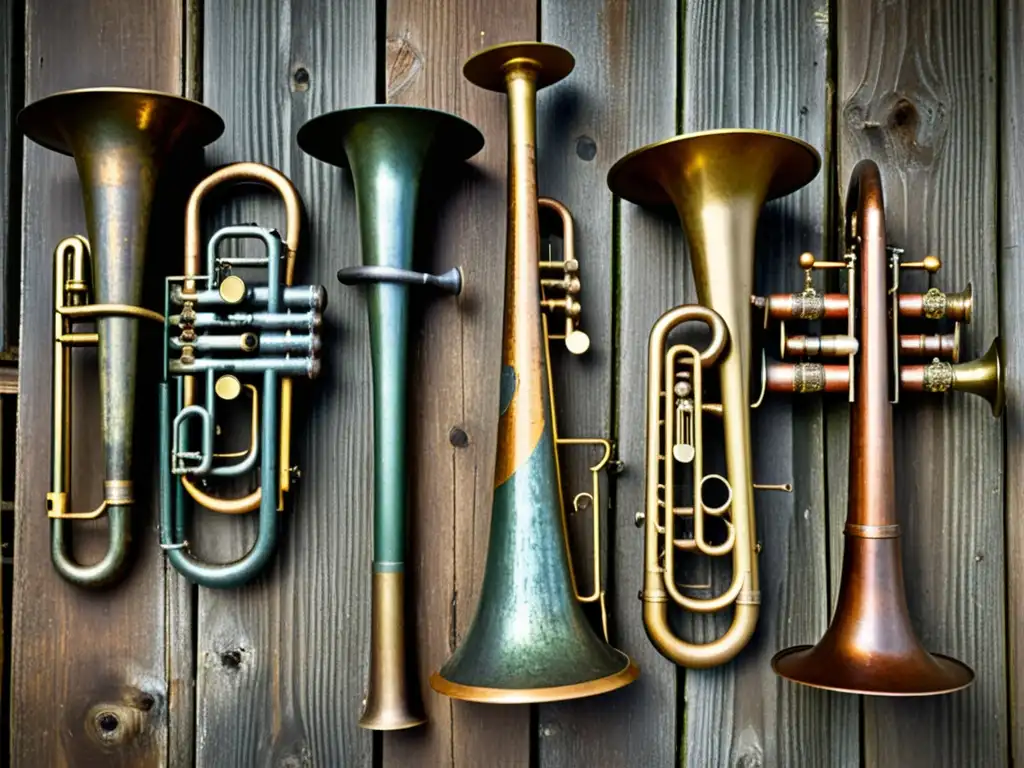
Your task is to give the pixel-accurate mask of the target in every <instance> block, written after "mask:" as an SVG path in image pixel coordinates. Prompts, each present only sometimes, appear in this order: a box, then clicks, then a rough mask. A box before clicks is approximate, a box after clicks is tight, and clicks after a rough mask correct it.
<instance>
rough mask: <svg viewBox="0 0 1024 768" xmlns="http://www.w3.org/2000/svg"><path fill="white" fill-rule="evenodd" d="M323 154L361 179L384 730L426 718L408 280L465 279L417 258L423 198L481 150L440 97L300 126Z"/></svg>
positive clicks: (374, 719)
mask: <svg viewBox="0 0 1024 768" xmlns="http://www.w3.org/2000/svg"><path fill="white" fill-rule="evenodd" d="M298 142H299V146H300V147H302V149H303V150H304V151H305V152H307V153H308V154H310V155H312V156H313V157H315V158H317V159H319V160H321V161H323V162H325V163H329V164H331V165H335V166H340V167H343V168H348V169H349V170H350V171H351V175H352V183H353V185H354V187H355V197H356V208H357V210H358V214H359V231H360V236H361V243H362V261H363V265H362V266H357V267H345V268H342V269H340V270H339V271H338V280H339V281H340V282H341V283H343V284H345V285H355V284H362V285H366V286H367V309H368V311H369V321H370V350H371V356H372V359H373V433H374V455H373V459H374V495H373V530H374V533H373V587H372V602H371V606H370V611H371V622H370V681H369V687H368V690H367V695H366V702H365V706H364V709H363V714H362V716H361V717H360V718H359V725H360V726H362V727H363V728H369V729H372V730H377V731H390V730H397V729H402V728H412V727H414V726H417V725H421V724H422V723H424V722H426V720H425V718H424V717H423V713H422V709H421V708H420V706H419V702H418V701H417V698H416V697H415V696H414V695H413V691H412V690H410V686H409V684H408V673H407V658H406V648H405V549H406V535H405V522H406V512H405V503H406V482H407V480H408V475H407V473H406V469H405V467H406V463H405V461H406V455H405V454H406V436H405V428H406V419H405V415H406V387H407V384H408V378H407V375H406V362H407V348H408V335H409V329H408V319H409V318H408V316H409V299H410V290H411V289H413V288H415V287H417V286H419V287H425V286H426V287H430V288H433V289H435V290H438V291H440V292H442V293H446V294H449V295H453V296H454V295H458V294H459V292H460V291H461V290H462V273H461V271H460V270H459V269H458V268H457V267H456V268H452V269H451V270H449V271H448V272H445V273H444V274H441V275H431V274H425V273H423V272H417V271H415V270H413V269H412V267H413V257H414V251H415V248H414V232H415V223H416V208H417V205H418V203H419V198H420V189H421V187H422V185H423V180H424V179H425V178H429V177H431V176H432V175H433V174H432V171H433V168H434V167H443V168H444V169H445V170H447V171H450V169H451V165H452V163H453V162H458V161H461V160H465V159H467V158H469V157H471V156H473V155H475V154H476V153H477V152H478V151H479V150H480V149H481V148H482V147H483V144H484V138H483V136H482V135H481V134H480V131H478V130H477V129H476V128H475V127H474V126H472V125H470V124H469V123H467V122H466V121H465V120H462V119H460V118H458V117H456V116H455V115H452V114H448V113H447V112H441V111H439V110H436V109H423V108H420V107H406V106H398V105H383V104H381V105H375V106H368V107H356V108H354V109H343V110H339V111H336V112H329V113H327V114H324V115H320V116H319V117H315V118H313V119H312V120H310V121H309V122H307V123H306V124H305V125H303V126H302V128H300V129H299V134H298Z"/></svg>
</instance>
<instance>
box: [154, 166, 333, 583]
mask: <svg viewBox="0 0 1024 768" xmlns="http://www.w3.org/2000/svg"><path fill="white" fill-rule="evenodd" d="M238 183H254V184H260V185H263V186H266V187H269V188H270V189H273V190H274V191H275V192H277V193H278V195H280V197H281V199H282V201H283V202H284V207H285V215H286V221H287V225H286V232H285V235H284V237H283V238H282V237H281V236H280V235H279V234H278V233H277V232H276V231H275V230H271V229H266V228H264V227H259V226H256V225H254V224H253V225H235V226H228V227H222V228H221V229H219V230H217V231H216V232H215V233H214V234H213V235H212V237H211V238H210V240H209V242H208V243H207V245H206V261H205V264H203V262H202V260H201V251H202V250H203V249H202V246H201V242H202V238H201V233H200V218H199V213H200V208H201V205H202V202H203V200H204V199H206V197H207V195H209V194H210V193H211V192H212V191H213V190H215V189H217V188H218V187H221V186H223V185H225V184H238ZM301 219H302V201H301V199H300V197H299V193H298V191H297V190H296V189H295V187H294V186H293V185H292V183H291V181H289V180H288V178H287V177H286V176H285V175H284V174H282V173H281V172H280V171H278V170H276V169H274V168H271V167H269V166H266V165H262V164H260V163H234V164H232V165H228V166H225V167H224V168H220V169H218V170H217V171H214V172H213V173H212V174H210V175H209V176H207V177H206V178H205V179H204V180H203V181H202V182H201V183H200V184H199V185H198V186H197V187H196V188H195V190H193V192H192V195H191V197H190V198H189V201H188V207H187V209H186V214H185V274H184V275H182V276H181V277H169V278H168V279H167V284H166V291H165V301H166V308H165V313H166V318H167V319H166V322H165V330H164V333H165V339H164V380H163V382H162V383H161V385H160V426H161V432H160V435H161V451H160V454H161V460H162V462H163V464H162V467H161V495H160V498H161V525H160V546H161V547H162V548H163V550H164V551H165V552H166V553H167V558H168V560H170V562H171V564H172V565H173V566H174V567H175V568H177V569H178V571H180V572H181V573H182V574H184V575H185V576H186V577H187V578H188V579H190V580H191V581H194V582H196V583H197V584H201V585H203V586H206V587H236V586H239V585H241V584H244V583H246V582H247V581H250V580H251V579H253V578H255V576H256V575H257V574H259V572H260V571H261V570H262V568H263V567H264V566H265V565H266V563H267V562H268V561H269V560H270V558H271V556H272V554H273V552H274V547H275V545H276V542H277V526H278V522H277V513H278V512H281V511H283V509H284V503H285V496H286V494H287V492H288V491H289V489H290V487H291V481H292V476H293V475H294V474H296V471H297V468H296V467H294V466H292V463H291V417H292V377H294V376H306V377H308V378H311V379H312V378H315V377H316V376H317V375H318V374H319V372H320V357H319V355H320V324H321V318H322V314H321V313H322V312H323V310H324V308H325V307H326V306H327V293H326V291H325V290H324V288H323V286H320V285H301V286H298V285H292V281H293V278H294V272H295V257H296V252H297V251H298V249H299V228H300V226H301ZM240 239H254V240H259V241H261V242H262V244H263V246H264V248H265V254H266V255H265V256H257V257H245V256H232V255H230V254H228V253H225V252H223V251H224V250H225V247H226V243H228V242H229V241H231V240H240ZM254 269H256V270H261V272H260V274H259V276H258V277H254V278H250V279H249V282H246V279H245V278H243V277H242V274H244V273H245V272H246V270H254ZM172 311H175V312H176V313H177V314H171V312H172ZM172 388H173V393H172ZM240 396H242V397H243V399H247V400H248V401H249V409H250V411H251V418H250V425H251V426H250V428H249V432H250V434H249V442H248V447H247V448H246V449H244V450H242V451H238V452H224V451H223V450H222V451H221V452H216V451H215V445H216V444H217V442H218V440H217V435H218V434H219V433H220V431H221V430H220V426H219V425H218V424H217V421H216V413H217V407H216V404H217V403H218V401H220V402H223V403H225V404H227V403H228V402H230V401H232V400H235V399H238V398H239V397H240ZM172 398H173V399H174V400H175V407H174V408H173V410H172V407H171V402H172ZM279 401H280V408H279V407H278V402H279ZM196 438H198V440H197V439H196ZM257 465H258V467H259V482H258V483H254V484H255V486H256V487H255V488H252V489H250V490H249V491H247V492H246V493H244V494H243V495H242V496H239V497H237V498H230V499H229V498H224V497H222V496H217V495H215V493H214V491H213V489H208V488H206V487H205V485H206V484H208V483H209V482H211V481H215V480H216V479H217V478H237V477H243V476H247V475H248V476H254V475H255V472H256V469H257ZM191 504H197V505H199V506H201V507H205V508H206V509H209V510H212V511H214V512H222V513H225V514H243V513H246V512H252V511H254V510H256V509H258V510H259V527H258V533H257V535H256V540H255V542H253V545H252V547H251V548H250V549H249V551H248V552H247V553H246V554H245V555H243V556H242V557H240V558H239V559H237V560H235V561H233V562H229V563H206V562H203V561H201V560H200V559H199V558H198V557H196V556H195V555H194V554H193V553H192V552H191V551H190V549H189V546H188V541H187V539H186V535H187V533H186V531H187V527H188V521H187V518H188V515H187V508H188V506H189V505H191Z"/></svg>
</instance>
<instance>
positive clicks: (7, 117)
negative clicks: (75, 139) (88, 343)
mask: <svg viewBox="0 0 1024 768" xmlns="http://www.w3.org/2000/svg"><path fill="white" fill-rule="evenodd" d="M23 12H24V8H23V4H22V3H21V2H15V1H14V0H9V1H8V2H5V3H4V5H3V8H0V61H2V62H3V63H4V70H3V75H2V76H0V85H2V86H3V92H2V93H0V359H13V358H15V357H16V356H17V346H18V307H19V301H20V295H21V294H20V284H19V283H20V279H19V278H20V275H21V259H20V253H19V252H18V248H17V244H18V243H19V242H20V237H18V232H19V229H18V226H17V224H15V226H13V227H12V226H11V222H12V221H15V222H16V221H17V219H18V216H19V215H20V205H19V204H18V201H19V198H20V192H21V151H20V150H21V146H20V143H19V142H15V141H12V137H11V127H12V125H13V116H14V115H15V114H16V113H17V111H18V109H20V108H21V106H22V105H21V95H22V93H23V91H24V88H23V80H24V68H23V67H22V66H21V60H22V58H23V56H24V52H23V50H22V46H23V41H22V34H21V27H22V26H23V21H24V19H23Z"/></svg>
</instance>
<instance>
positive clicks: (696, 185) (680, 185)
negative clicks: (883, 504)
mask: <svg viewBox="0 0 1024 768" xmlns="http://www.w3.org/2000/svg"><path fill="white" fill-rule="evenodd" d="M820 167H821V157H820V155H819V154H818V152H817V150H815V149H814V147H812V146H811V145H810V144H808V143H807V142H805V141H802V140H800V139H797V138H795V137H793V136H788V135H786V134H782V133H773V132H771V131H761V130H754V129H744V128H729V129H721V130H713V131H703V132H698V133H688V134H684V135H682V136H675V137H673V138H671V139H666V140H664V141H659V142H657V143H654V144H649V145H647V146H645V147H641V148H640V149H637V150H635V151H633V152H630V153H629V154H628V155H626V156H625V157H623V158H622V159H621V160H619V161H618V162H617V163H615V165H613V166H612V168H611V170H610V171H609V172H608V187H609V188H610V189H611V191H612V192H613V193H615V194H616V195H618V196H619V197H621V198H623V199H625V200H628V201H630V202H632V203H635V204H636V205H640V206H646V207H651V208H657V207H664V206H668V205H672V206H674V207H675V209H676V211H677V213H678V214H679V218H680V220H681V222H682V225H683V229H684V231H685V232H686V235H687V239H688V242H689V243H690V263H691V265H692V267H693V274H694V278H695V280H696V288H697V300H698V302H699V303H700V304H702V305H704V306H706V307H713V308H714V310H715V311H716V312H718V314H720V315H721V316H722V318H723V319H724V320H725V322H726V324H727V325H728V327H729V333H730V336H731V339H732V344H731V347H732V348H733V349H734V350H738V351H739V352H738V354H736V355H735V357H736V359H737V362H738V364H739V366H740V368H741V369H742V371H743V373H742V376H741V379H742V381H743V382H744V383H743V388H744V389H746V387H747V384H746V381H747V371H748V369H749V357H750V355H749V352H748V350H749V349H750V308H749V304H750V296H751V295H752V294H753V289H754V254H755V250H756V249H755V247H754V244H755V237H756V234H757V221H758V218H759V216H760V214H761V209H762V207H763V206H764V203H766V202H767V201H769V200H774V199H775V198H777V197H783V196H784V195H788V194H790V193H792V192H795V191H796V190H798V189H800V188H801V187H803V186H805V185H806V184H808V183H809V182H810V181H811V180H813V179H814V177H815V176H816V175H817V174H818V170H819V169H820ZM728 357H729V358H731V357H733V355H732V354H731V353H730V355H729V356H728ZM727 359H728V358H727ZM744 402H749V400H746V399H745V400H744ZM726 412H727V413H728V409H727V411H726ZM744 434H748V433H746V432H745V433H744Z"/></svg>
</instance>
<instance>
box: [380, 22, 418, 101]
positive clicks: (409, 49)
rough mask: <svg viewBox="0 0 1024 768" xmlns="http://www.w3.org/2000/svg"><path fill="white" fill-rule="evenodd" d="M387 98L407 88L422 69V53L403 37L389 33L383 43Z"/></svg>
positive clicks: (389, 99)
mask: <svg viewBox="0 0 1024 768" xmlns="http://www.w3.org/2000/svg"><path fill="white" fill-rule="evenodd" d="M384 55H385V69H386V73H387V76H386V78H387V100H388V101H393V100H394V97H395V96H397V95H398V94H400V93H401V92H402V91H404V90H405V89H406V88H408V87H409V86H410V85H411V84H412V82H413V80H414V79H415V78H416V75H417V74H419V71H420V70H421V69H423V55H422V54H421V53H420V52H419V51H418V50H417V49H416V46H414V45H413V44H412V43H410V42H409V41H408V40H406V39H405V38H404V37H399V36H397V35H391V36H389V37H388V39H387V43H386V45H385V52H384Z"/></svg>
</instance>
